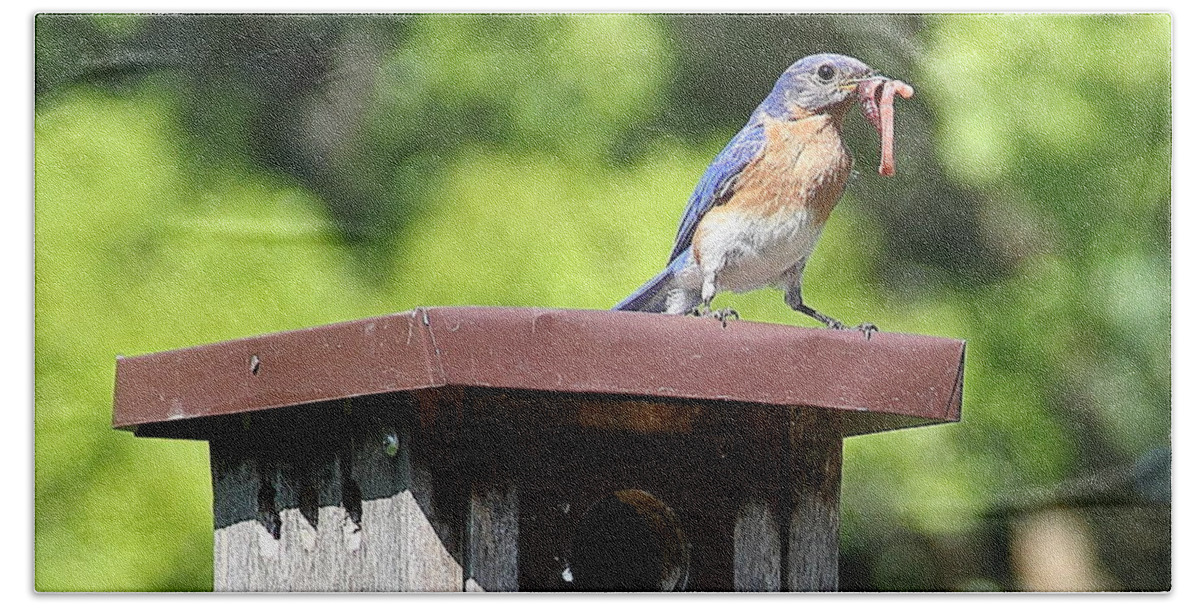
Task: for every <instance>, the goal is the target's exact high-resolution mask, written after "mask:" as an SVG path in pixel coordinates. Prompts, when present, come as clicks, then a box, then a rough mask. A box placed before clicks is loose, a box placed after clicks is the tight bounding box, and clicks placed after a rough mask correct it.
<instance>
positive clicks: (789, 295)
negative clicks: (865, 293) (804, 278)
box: [783, 285, 879, 340]
mask: <svg viewBox="0 0 1200 608" xmlns="http://www.w3.org/2000/svg"><path fill="white" fill-rule="evenodd" d="M783 299H784V301H786V302H787V305H788V306H790V307H791V308H792V310H794V311H796V312H800V313H804V314H806V315H808V316H810V317H812V318H814V319H816V320H818V321H820V322H821V323H824V324H825V327H828V328H829V329H851V330H854V331H860V332H862V334H863V335H864V336H866V338H867V339H868V340H870V339H871V336H872V335H874V334H875V332H877V331H879V328H878V327H876V326H875V324H874V323H859V324H858V325H856V326H854V327H846V324H845V323H842V322H841V321H838V320H837V319H835V318H833V317H831V316H829V315H826V314H823V313H821V312H819V311H817V310H816V309H815V308H813V307H811V306H809V305H807V304H805V303H804V297H803V296H802V295H801V293H800V286H799V285H795V286H794V287H792V288H791V289H788V290H787V291H785V292H784V296H783Z"/></svg>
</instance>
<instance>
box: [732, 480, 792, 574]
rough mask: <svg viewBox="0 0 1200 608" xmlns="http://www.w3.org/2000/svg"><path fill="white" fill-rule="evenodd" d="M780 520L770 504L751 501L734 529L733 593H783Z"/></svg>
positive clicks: (740, 515) (743, 510) (740, 512)
mask: <svg viewBox="0 0 1200 608" xmlns="http://www.w3.org/2000/svg"><path fill="white" fill-rule="evenodd" d="M779 527H780V526H779V519H778V518H777V517H776V515H775V511H774V509H773V508H772V506H771V505H770V504H768V503H767V502H766V501H765V500H762V499H751V500H748V501H747V502H745V503H744V504H743V505H742V507H741V509H739V510H738V514H737V521H736V522H735V523H734V526H733V590H734V591H779V590H780V586H781V584H782V578H781V576H782V574H781V572H782V570H781V568H782V559H781V558H782V554H781V547H780V544H779Z"/></svg>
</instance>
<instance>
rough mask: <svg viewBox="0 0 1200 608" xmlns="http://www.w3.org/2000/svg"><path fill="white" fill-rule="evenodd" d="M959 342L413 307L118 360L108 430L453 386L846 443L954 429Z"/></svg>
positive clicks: (580, 313)
mask: <svg viewBox="0 0 1200 608" xmlns="http://www.w3.org/2000/svg"><path fill="white" fill-rule="evenodd" d="M965 346H966V345H965V343H964V342H963V341H961V340H949V339H944V338H931V337H925V336H914V335H905V334H895V333H877V334H875V335H874V336H873V337H872V338H871V339H870V340H869V341H868V340H866V339H865V338H864V337H863V335H862V334H861V333H859V332H855V331H830V330H825V329H806V328H800V327H794V326H789V325H776V324H768V323H756V322H750V321H731V322H729V323H728V325H727V326H725V327H722V325H721V323H720V322H719V321H717V320H714V319H700V318H694V317H679V316H670V315H660V314H648V313H632V312H610V311H594V310H549V309H531V308H482V307H462V308H425V309H416V310H414V311H409V312H402V313H395V314H391V315H385V316H382V317H374V318H369V319H362V320H358V321H350V322H346V323H338V324H334V325H327V326H321V327H313V328H309V329H301V330H296V331H288V332H282V333H276V334H270V335H265V336H258V337H252V338H245V339H240V340H233V341H229V342H222V343H218V344H209V345H204V346H196V347H192V348H184V349H180V350H173V351H167V352H161V353H154V354H149V355H142V356H137V357H118V359H117V375H116V390H115V397H114V406H113V425H114V426H115V427H117V428H122V429H129V430H133V429H134V428H136V427H137V426H138V425H144V424H149V423H168V426H169V423H170V422H171V421H181V420H193V421H194V420H195V419H201V418H205V417H211V416H220V415H227V414H237V413H245V412H253V411H257V410H266V409H273V408H281V407H288V406H293V405H299V404H305V403H314V402H321V401H328V400H333V399H342V398H347V397H356V396H362V395H374V394H381V393H392V392H400V391H413V390H420V389H427V388H436V387H443V386H461V387H490V388H500V389H517V390H532V391H548V392H555V393H579V394H607V395H633V396H642V397H651V398H666V399H673V398H680V399H696V400H702V401H707V402H713V404H714V406H719V405H720V403H721V402H743V403H757V404H768V405H779V406H811V407H820V408H830V409H836V410H843V411H846V412H852V413H853V414H851V415H849V416H847V423H848V424H847V432H848V433H849V434H857V433H864V432H875V431H881V430H888V429H892V428H900V427H905V426H914V425H919V424H931V423H938V422H951V421H956V420H958V418H959V412H960V409H961V405H962V373H963V360H964V354H965ZM153 426H154V427H156V428H161V427H163V426H164V425H162V424H154V425H153Z"/></svg>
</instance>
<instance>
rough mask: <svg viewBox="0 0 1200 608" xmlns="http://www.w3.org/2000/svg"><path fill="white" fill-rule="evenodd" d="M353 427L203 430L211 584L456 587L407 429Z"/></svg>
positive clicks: (458, 574) (456, 567)
mask: <svg viewBox="0 0 1200 608" xmlns="http://www.w3.org/2000/svg"><path fill="white" fill-rule="evenodd" d="M353 437H354V439H355V440H354V441H349V440H346V441H344V442H342V443H338V442H335V441H316V442H313V443H308V442H305V441H304V440H302V439H297V438H293V441H290V442H289V441H284V442H283V444H282V445H281V444H279V443H275V444H273V448H274V449H272V450H270V451H265V450H262V449H261V446H259V449H252V448H251V447H250V444H248V443H247V442H246V441H245V440H244V438H243V439H242V440H234V441H229V442H222V441H220V440H214V441H213V444H212V468H213V485H214V487H213V495H214V514H215V528H216V529H215V532H214V568H213V576H214V581H213V582H214V589H215V590H217V591H310V592H311V591H460V590H462V588H463V569H462V566H461V565H460V563H459V560H457V559H455V556H454V555H453V554H452V553H451V551H450V550H449V549H448V548H447V546H446V543H445V542H444V540H443V539H442V537H441V536H440V535H439V534H438V531H437V529H436V528H437V527H438V526H437V525H436V519H437V517H436V515H435V514H434V511H433V501H432V494H433V490H434V488H433V483H432V475H431V474H430V472H429V468H428V466H426V465H425V464H424V463H423V462H422V459H421V457H420V455H418V454H415V453H414V450H413V447H412V440H411V435H410V433H409V432H408V431H406V430H400V431H393V430H390V428H387V427H385V428H384V429H382V430H381V429H376V428H372V429H367V430H364V431H363V432H361V433H359V434H357V435H354V436H353ZM275 439H278V438H275ZM264 441H268V442H270V441H271V440H264ZM289 446H292V447H293V448H294V449H288V447H289ZM450 526H452V524H445V523H443V525H442V527H450Z"/></svg>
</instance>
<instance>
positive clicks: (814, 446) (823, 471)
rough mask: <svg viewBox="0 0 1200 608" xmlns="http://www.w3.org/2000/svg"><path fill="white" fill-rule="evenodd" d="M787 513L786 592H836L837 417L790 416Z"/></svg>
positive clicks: (821, 413)
mask: <svg viewBox="0 0 1200 608" xmlns="http://www.w3.org/2000/svg"><path fill="white" fill-rule="evenodd" d="M788 435H789V443H790V446H789V448H790V449H789V455H788V461H789V467H788V468H789V470H790V472H791V475H792V482H791V486H792V489H791V502H792V504H791V513H790V514H789V515H788V519H787V559H786V568H785V571H784V583H785V584H784V589H785V590H786V591H837V588H838V530H839V526H840V514H839V510H838V507H839V499H840V494H841V486H842V483H841V482H842V430H841V418H840V414H839V413H837V412H831V411H828V410H819V409H815V408H796V409H794V410H792V411H791V412H790V414H789V420H788Z"/></svg>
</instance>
